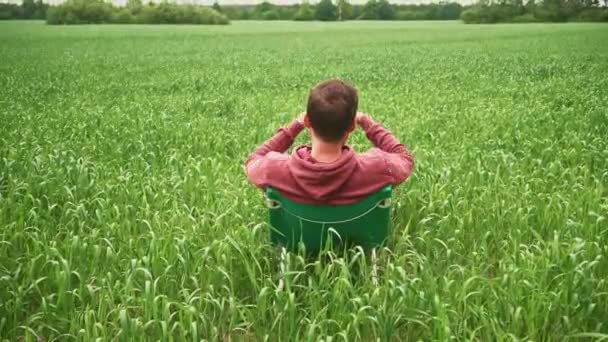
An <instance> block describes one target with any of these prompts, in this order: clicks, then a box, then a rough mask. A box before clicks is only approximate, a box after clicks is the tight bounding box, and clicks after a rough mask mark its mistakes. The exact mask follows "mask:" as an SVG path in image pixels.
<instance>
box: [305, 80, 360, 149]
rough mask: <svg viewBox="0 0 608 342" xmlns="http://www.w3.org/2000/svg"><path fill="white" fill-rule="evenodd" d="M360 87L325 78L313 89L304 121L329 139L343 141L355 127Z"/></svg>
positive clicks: (331, 141) (315, 132)
mask: <svg viewBox="0 0 608 342" xmlns="http://www.w3.org/2000/svg"><path fill="white" fill-rule="evenodd" d="M358 102H359V96H358V95H357V89H355V88H354V87H353V86H351V85H349V84H347V83H344V82H342V81H340V80H337V79H332V80H327V81H323V82H321V83H319V84H317V85H316V86H315V87H314V88H312V89H311V90H310V94H309V95H308V104H307V106H306V117H305V124H306V126H307V127H309V128H311V129H312V131H313V132H314V135H315V136H316V137H317V138H319V139H321V140H323V141H324V142H328V143H340V142H344V140H345V138H346V137H348V134H349V133H350V132H352V131H353V130H354V129H355V116H356V114H357V105H358Z"/></svg>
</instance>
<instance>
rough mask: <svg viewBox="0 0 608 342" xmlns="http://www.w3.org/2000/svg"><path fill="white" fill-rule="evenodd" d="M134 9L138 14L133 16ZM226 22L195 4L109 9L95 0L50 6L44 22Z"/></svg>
mask: <svg viewBox="0 0 608 342" xmlns="http://www.w3.org/2000/svg"><path fill="white" fill-rule="evenodd" d="M134 12H135V13H137V14H136V15H134ZM109 22H111V23H117V24H129V23H138V24H209V25H214V24H228V23H229V21H228V18H227V17H226V16H225V15H223V14H220V13H218V12H217V11H215V10H213V9H211V8H206V7H200V6H194V5H183V6H182V5H174V4H169V3H161V4H159V5H155V4H153V3H150V4H148V5H146V6H140V5H138V4H134V3H131V4H130V5H128V6H127V7H125V8H112V6H111V5H109V4H107V3H104V2H101V1H97V0H68V2H66V3H64V4H62V5H60V6H53V7H51V8H49V10H48V12H47V24H49V25H70V24H101V23H109Z"/></svg>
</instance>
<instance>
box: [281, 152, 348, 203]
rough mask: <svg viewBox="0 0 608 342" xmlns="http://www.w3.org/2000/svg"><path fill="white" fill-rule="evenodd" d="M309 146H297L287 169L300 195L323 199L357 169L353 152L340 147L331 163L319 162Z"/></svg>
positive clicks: (333, 192)
mask: <svg viewBox="0 0 608 342" xmlns="http://www.w3.org/2000/svg"><path fill="white" fill-rule="evenodd" d="M310 153H311V147H310V146H307V145H302V146H298V147H297V148H295V149H294V150H293V152H292V154H291V158H289V161H288V163H287V167H288V168H289V171H290V172H291V174H292V175H293V178H294V180H295V182H296V183H297V184H298V186H299V188H300V189H301V191H302V195H303V196H305V197H309V198H312V199H314V200H315V201H324V200H326V199H328V198H331V197H332V195H334V194H335V193H336V192H339V191H340V190H341V188H342V186H343V185H344V184H345V183H346V182H347V181H348V180H349V178H350V177H351V175H352V174H353V172H355V170H356V169H357V159H356V155H355V152H354V151H353V150H352V149H351V148H350V147H348V146H344V147H342V155H341V156H340V158H338V160H336V161H333V162H331V163H320V162H318V161H316V160H315V159H314V158H313V157H312V156H311V155H310Z"/></svg>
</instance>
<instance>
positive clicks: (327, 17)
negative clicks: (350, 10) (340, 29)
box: [315, 0, 338, 21]
mask: <svg viewBox="0 0 608 342" xmlns="http://www.w3.org/2000/svg"><path fill="white" fill-rule="evenodd" d="M315 18H317V19H318V20H321V21H333V20H336V19H338V8H337V7H336V5H334V4H333V3H332V2H331V0H321V1H319V3H318V4H317V9H316V11H315Z"/></svg>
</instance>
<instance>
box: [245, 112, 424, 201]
mask: <svg viewBox="0 0 608 342" xmlns="http://www.w3.org/2000/svg"><path fill="white" fill-rule="evenodd" d="M359 125H360V126H361V128H363V130H364V131H365V135H366V136H367V138H368V139H369V140H370V141H371V142H372V143H373V144H374V146H375V148H372V149H371V150H369V151H367V152H365V153H361V154H355V152H354V151H353V150H352V149H351V148H350V147H349V146H344V147H343V148H342V155H341V156H340V158H338V160H336V161H334V162H331V163H321V162H317V161H316V160H315V159H314V158H312V156H311V155H310V153H311V147H310V146H306V145H302V146H298V147H296V148H295V149H294V150H293V152H292V153H291V156H290V155H288V154H286V153H284V152H285V151H286V150H287V149H288V148H289V147H290V146H291V144H293V141H294V139H295V138H296V136H297V135H298V134H299V133H300V132H301V131H302V129H303V128H304V126H303V125H302V124H301V123H300V122H299V121H298V120H294V121H293V122H292V123H290V124H289V125H287V126H286V127H283V128H281V129H279V131H278V132H277V133H276V134H275V135H274V136H273V137H272V138H270V139H268V140H267V141H266V142H265V143H264V144H262V146H260V147H258V148H257V149H256V150H255V151H254V152H253V153H252V154H251V155H250V156H249V158H248V159H247V161H246V162H245V172H246V174H247V177H248V178H249V180H250V181H251V182H252V183H253V184H255V185H256V186H258V187H260V188H262V189H265V188H266V187H272V188H274V189H276V190H278V191H279V192H280V193H281V195H283V196H284V197H286V198H287V199H289V200H291V201H294V202H299V203H307V204H325V205H342V204H350V203H354V202H358V201H360V200H362V199H364V198H365V197H367V196H369V195H370V194H372V193H374V192H376V191H378V190H380V189H381V188H383V187H384V186H386V185H388V184H392V185H398V184H400V183H402V182H403V181H405V180H406V179H407V178H408V177H409V175H410V174H411V173H412V169H413V167H414V157H412V154H411V153H410V152H409V151H408V150H407V148H406V147H405V146H403V145H402V144H401V143H399V141H398V140H397V139H396V138H395V137H394V136H393V135H392V134H391V133H390V132H389V131H387V130H386V129H385V128H384V127H382V126H381V125H380V124H379V123H376V122H374V121H373V120H372V119H371V118H369V117H368V116H362V118H361V119H360V121H359Z"/></svg>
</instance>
